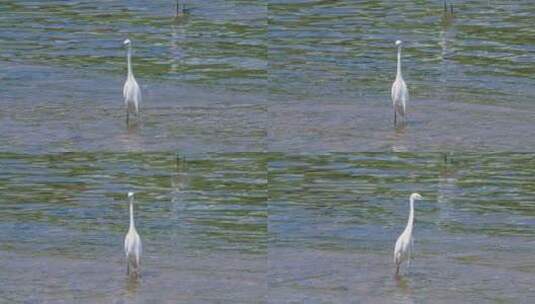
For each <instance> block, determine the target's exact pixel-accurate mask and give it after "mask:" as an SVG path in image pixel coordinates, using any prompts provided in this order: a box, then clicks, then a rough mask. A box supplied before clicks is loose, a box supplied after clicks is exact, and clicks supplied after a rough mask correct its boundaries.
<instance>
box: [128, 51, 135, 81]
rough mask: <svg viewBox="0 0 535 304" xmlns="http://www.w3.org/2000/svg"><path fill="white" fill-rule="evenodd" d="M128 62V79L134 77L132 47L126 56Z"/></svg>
mask: <svg viewBox="0 0 535 304" xmlns="http://www.w3.org/2000/svg"><path fill="white" fill-rule="evenodd" d="M126 62H127V64H128V77H132V76H134V74H133V72H132V47H131V46H128V53H127V55H126Z"/></svg>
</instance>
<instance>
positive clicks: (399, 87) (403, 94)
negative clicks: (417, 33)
mask: <svg viewBox="0 0 535 304" xmlns="http://www.w3.org/2000/svg"><path fill="white" fill-rule="evenodd" d="M402 44H403V42H402V41H401V40H397V41H396V46H397V47H398V72H397V74H396V80H395V81H394V83H393V84H392V103H393V105H394V125H395V124H396V122H397V115H398V114H399V115H400V116H401V118H402V119H403V121H405V113H406V112H405V105H406V103H407V101H408V100H409V90H408V89H407V85H406V84H405V81H404V80H403V76H402V75H401V45H402Z"/></svg>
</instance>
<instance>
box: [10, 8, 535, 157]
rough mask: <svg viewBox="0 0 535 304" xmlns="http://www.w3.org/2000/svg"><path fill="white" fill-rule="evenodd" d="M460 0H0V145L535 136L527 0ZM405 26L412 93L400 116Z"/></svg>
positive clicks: (523, 142) (444, 146) (279, 146)
mask: <svg viewBox="0 0 535 304" xmlns="http://www.w3.org/2000/svg"><path fill="white" fill-rule="evenodd" d="M453 3H454V4H455V17H454V18H450V19H446V18H445V17H444V13H443V9H442V1H435V2H429V3H427V2H426V3H421V2H415V1H398V2H396V3H392V2H391V1H270V2H268V3H266V2H264V1H243V0H242V1H237V0H236V1H195V2H191V3H188V2H187V3H186V7H187V8H188V13H187V15H186V16H184V17H181V18H178V19H177V18H175V17H174V8H175V3H174V1H153V2H149V3H147V2H145V1H96V2H95V1H69V2H65V1H3V2H2V3H0V10H1V11H2V12H3V14H2V18H0V45H1V46H2V49H1V51H0V88H1V90H0V100H1V101H2V104H3V105H4V106H3V107H2V111H1V112H0V132H1V133H2V134H7V135H5V136H2V138H0V140H1V142H0V143H1V149H2V150H3V151H6V150H7V151H17V152H25V151H36V152H39V151H44V152H49V151H54V152H63V151H73V150H75V151H76V150H84V151H85V150H91V151H94V152H97V151H100V150H106V151H132V150H134V151H136V150H137V151H139V150H143V151H162V150H165V151H173V150H177V149H178V150H187V151H202V152H211V151H225V152H236V151H240V152H244V151H254V152H258V151H279V152H288V151H291V152H296V153H300V152H303V151H306V152H329V151H364V152H365V151H413V152H419V151H443V150H457V151H464V150H470V151H474V150H476V151H487V150H491V151H495V150H499V151H527V152H529V151H532V150H533V149H532V148H533V147H534V146H535V140H534V138H535V133H534V130H533V128H532V124H533V113H534V112H535V108H534V106H533V102H532V101H533V98H534V97H535V91H534V90H533V85H532V83H533V80H534V78H533V77H534V76H533V75H534V72H535V67H534V64H533V61H532V60H531V59H530V58H533V55H534V49H533V36H534V35H533V34H534V31H533V28H532V26H531V23H530V21H531V19H532V17H533V15H534V14H535V12H534V10H535V8H534V6H533V5H532V3H531V1H515V2H514V3H511V2H510V1H471V2H470V3H457V2H453ZM126 37H129V38H130V39H132V41H133V48H134V58H133V65H134V72H135V75H136V78H137V79H138V81H139V83H140V85H141V88H142V91H143V96H144V100H143V102H142V104H141V110H142V113H143V121H144V124H143V127H142V128H141V129H140V130H139V131H137V132H136V134H135V135H131V134H130V135H129V134H127V133H126V132H125V129H124V127H123V126H124V109H123V102H122V95H121V90H122V84H123V82H124V77H125V73H126V64H125V50H124V47H123V45H122V41H123V40H124V39H125V38H126ZM396 39H402V40H404V41H405V44H404V45H405V47H404V48H403V56H402V57H403V68H404V77H405V80H406V82H407V84H408V87H409V90H410V96H411V100H410V101H409V103H408V113H409V114H408V115H409V121H410V123H409V125H408V126H407V128H405V129H403V130H398V131H395V130H394V128H393V126H392V109H391V101H390V86H391V83H392V82H393V80H394V74H395V54H396V49H395V47H394V41H395V40H396ZM121 142H122V143H123V144H119V143H121ZM124 142H127V143H124Z"/></svg>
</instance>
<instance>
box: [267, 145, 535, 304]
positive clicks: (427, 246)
mask: <svg viewBox="0 0 535 304" xmlns="http://www.w3.org/2000/svg"><path fill="white" fill-rule="evenodd" d="M534 173H535V158H534V156H533V155H532V154H484V155H481V154H453V155H452V154H449V155H446V154H439V153H431V154H423V153H419V154H409V153H401V154H399V153H398V154H392V153H390V154H381V153H368V154H365V153H361V154H358V153H357V154H345V153H344V154H336V153H335V154H324V155H287V154H278V155H276V156H274V157H273V158H272V159H271V160H270V162H269V176H268V179H269V198H270V201H269V205H268V214H269V220H268V231H269V246H268V264H269V267H268V274H269V276H268V284H269V289H268V292H269V299H270V302H271V303H302V302H307V303H353V302H365V303H368V302H369V303H420V302H432V303H461V302H462V303H530V301H531V299H532V298H533V297H534V296H535V288H534V287H533V281H534V280H535V261H534V259H533V256H534V254H535V250H534V248H535V247H534V244H535V243H534V237H535V231H534V230H533V225H534V224H535V220H534V216H535V208H534V207H535V205H534V204H535V203H534V202H535V195H534V193H535V192H534V191H533V190H534V185H535V184H534V182H535V180H534V178H533V176H535V174H534ZM412 192H419V193H420V194H422V196H423V197H424V200H423V201H417V202H416V204H415V229H414V251H413V254H412V257H413V260H412V263H411V267H410V272H409V275H406V276H404V277H402V278H401V279H399V280H397V279H396V278H395V277H394V272H395V265H394V262H393V248H394V243H395V241H396V238H397V237H398V236H399V234H400V233H401V232H402V231H403V229H404V227H405V225H406V223H407V216H408V213H409V208H408V197H409V195H410V194H411V193H412ZM402 271H403V273H406V272H405V268H402Z"/></svg>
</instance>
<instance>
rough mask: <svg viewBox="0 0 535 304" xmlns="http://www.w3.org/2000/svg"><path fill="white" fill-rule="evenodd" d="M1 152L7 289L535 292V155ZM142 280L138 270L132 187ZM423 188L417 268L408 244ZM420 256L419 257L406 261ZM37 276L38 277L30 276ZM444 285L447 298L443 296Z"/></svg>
mask: <svg viewBox="0 0 535 304" xmlns="http://www.w3.org/2000/svg"><path fill="white" fill-rule="evenodd" d="M185 157H186V160H185V161H184V155H180V157H179V160H178V161H177V157H176V155H175V154H174V153H61V154H49V155H40V156H39V155H30V154H12V153H4V154H1V155H0V167H1V168H2V170H1V171H0V172H1V173H0V193H2V195H1V196H0V204H1V205H2V209H1V210H0V270H1V271H0V279H1V280H2V282H5V284H2V287H1V288H0V297H1V298H3V299H7V300H10V301H15V302H18V301H25V300H29V301H37V300H38V299H39V300H43V301H47V300H48V301H52V302H59V301H61V300H72V301H77V302H78V301H80V302H87V303H91V302H95V301H99V302H101V301H104V302H114V303H123V302H124V303H132V302H133V303H143V302H147V301H158V302H166V301H167V302H168V301H175V302H176V301H177V300H182V301H187V302H188V303H206V302H217V301H219V302H221V303H265V302H268V303H294V302H300V303H301V302H303V301H305V302H312V303H326V302H328V303H346V302H354V301H363V302H394V303H412V302H421V301H428V300H433V303H451V302H452V301H453V302H459V301H461V302H471V303H485V302H496V301H502V302H503V301H505V302H514V303H529V299H530V298H532V297H533V296H535V289H533V284H532V282H533V280H535V264H534V260H533V254H534V250H533V248H534V242H533V239H534V237H535V233H534V230H533V228H532V227H533V224H535V222H534V215H535V214H534V210H535V209H534V207H535V206H534V201H535V196H534V194H533V193H535V192H534V182H535V180H534V178H533V176H535V157H534V155H533V154H513V153H502V154H463V153H459V154H451V153H450V154H441V153H428V154H424V153H417V154H411V153H398V154H392V153H386V154H383V153H352V154H346V153H334V154H320V155H302V154H282V153H270V154H266V153H236V154H202V155H197V156H191V155H185ZM131 190H132V191H135V192H136V205H135V206H136V209H135V210H136V220H137V222H136V223H137V224H136V225H137V228H138V231H139V233H140V235H141V236H142V238H143V242H144V243H143V244H144V256H143V260H142V263H143V264H142V265H143V268H142V278H141V280H140V281H138V282H131V281H128V280H127V279H126V278H125V273H124V272H125V266H124V257H123V248H122V241H123V237H124V234H125V233H126V230H127V229H128V227H127V225H128V224H127V223H128V214H127V202H126V192H127V191H131ZM415 191H418V192H420V193H421V194H422V195H423V196H424V198H425V199H424V200H423V201H419V202H417V204H416V222H415V232H414V237H415V243H414V252H413V260H412V264H411V268H410V271H409V274H408V275H405V276H403V277H402V278H401V279H400V280H396V279H395V278H394V276H393V272H394V265H393V262H392V250H393V249H392V248H393V244H394V242H395V239H396V237H397V236H398V235H399V233H400V232H401V231H402V230H403V227H404V225H405V224H406V220H407V215H408V203H407V198H408V195H409V194H410V193H411V192H415ZM405 271H406V270H405V269H404V268H403V273H406V272H405ZM28 284H30V286H31V288H28ZM430 297H431V298H430Z"/></svg>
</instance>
